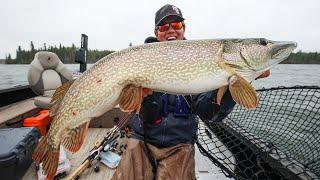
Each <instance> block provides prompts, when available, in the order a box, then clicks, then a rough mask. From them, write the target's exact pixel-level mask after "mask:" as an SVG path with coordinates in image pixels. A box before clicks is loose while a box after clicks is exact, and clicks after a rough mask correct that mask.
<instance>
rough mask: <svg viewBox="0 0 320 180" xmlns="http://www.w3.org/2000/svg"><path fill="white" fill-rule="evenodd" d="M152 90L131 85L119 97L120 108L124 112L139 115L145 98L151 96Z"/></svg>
mask: <svg viewBox="0 0 320 180" xmlns="http://www.w3.org/2000/svg"><path fill="white" fill-rule="evenodd" d="M151 93H152V90H151V89H148V88H143V87H137V86H135V85H132V84H129V85H127V86H125V87H124V88H123V89H122V92H121V94H120V97H119V107H120V109H121V111H123V112H133V111H136V113H139V111H140V108H141V103H142V101H143V98H144V97H146V96H147V95H149V94H151Z"/></svg>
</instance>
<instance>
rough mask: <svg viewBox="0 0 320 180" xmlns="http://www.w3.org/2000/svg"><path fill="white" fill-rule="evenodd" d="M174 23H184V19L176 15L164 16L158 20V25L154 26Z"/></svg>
mask: <svg viewBox="0 0 320 180" xmlns="http://www.w3.org/2000/svg"><path fill="white" fill-rule="evenodd" d="M175 21H179V22H180V21H184V18H183V17H181V16H179V15H177V14H168V15H166V16H164V17H163V18H162V19H160V20H159V21H158V23H157V24H156V26H159V25H163V24H166V23H171V22H175Z"/></svg>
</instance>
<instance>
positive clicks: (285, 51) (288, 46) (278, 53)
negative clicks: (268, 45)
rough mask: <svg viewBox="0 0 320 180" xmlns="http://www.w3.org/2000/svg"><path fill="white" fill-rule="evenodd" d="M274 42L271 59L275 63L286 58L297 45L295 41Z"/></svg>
mask: <svg viewBox="0 0 320 180" xmlns="http://www.w3.org/2000/svg"><path fill="white" fill-rule="evenodd" d="M272 43H273V47H272V49H271V59H272V61H274V63H279V62H281V61H283V60H285V59H286V58H287V57H288V56H289V55H290V54H291V52H292V51H293V50H294V49H295V48H296V47H297V43H296V42H293V41H273V42H272Z"/></svg>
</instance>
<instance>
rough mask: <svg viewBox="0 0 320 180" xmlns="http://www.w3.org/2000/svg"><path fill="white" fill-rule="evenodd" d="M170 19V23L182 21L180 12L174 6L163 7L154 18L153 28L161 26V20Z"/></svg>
mask: <svg viewBox="0 0 320 180" xmlns="http://www.w3.org/2000/svg"><path fill="white" fill-rule="evenodd" d="M168 17H170V20H172V21H179V22H180V21H183V20H184V18H183V17H182V13H181V10H180V9H179V8H178V7H176V6H174V5H170V4H167V5H164V6H162V7H161V8H160V9H159V10H158V11H157V12H156V17H155V20H154V22H155V26H159V25H163V23H164V22H163V20H164V19H166V18H168Z"/></svg>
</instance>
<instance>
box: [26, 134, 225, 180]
mask: <svg viewBox="0 0 320 180" xmlns="http://www.w3.org/2000/svg"><path fill="white" fill-rule="evenodd" d="M107 131H108V128H90V129H89V133H88V136H87V138H86V140H85V143H84V144H83V146H82V148H81V149H80V151H78V152H77V153H75V154H71V153H67V157H68V158H69V160H70V162H71V172H70V173H69V174H72V173H73V172H74V171H75V169H77V168H78V167H79V166H80V165H81V163H82V161H83V160H84V158H85V157H86V156H87V155H88V154H89V151H90V150H91V148H92V147H93V146H94V143H95V142H96V141H97V140H101V139H102V138H103V136H104V135H106V133H107ZM195 159H196V177H197V179H199V180H209V179H210V180H211V179H228V178H226V177H225V176H224V174H223V173H222V172H221V170H220V169H219V168H217V167H215V166H214V165H213V164H212V163H211V161H210V160H208V159H207V158H206V157H204V156H203V155H202V154H201V153H200V152H199V150H198V149H197V148H196V158H195ZM99 167H100V171H99V172H98V173H95V172H94V171H93V168H89V169H87V170H86V171H85V172H84V173H83V174H82V176H81V178H80V179H83V180H96V179H111V177H112V175H113V173H114V169H110V168H108V167H107V166H105V165H103V164H101V163H99ZM31 179H37V174H36V168H35V164H34V163H33V164H32V165H31V166H30V168H29V169H28V171H27V172H26V174H25V175H24V177H23V178H22V180H31ZM62 179H68V177H65V178H62Z"/></svg>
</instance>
